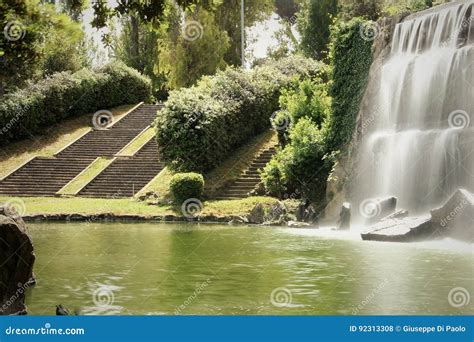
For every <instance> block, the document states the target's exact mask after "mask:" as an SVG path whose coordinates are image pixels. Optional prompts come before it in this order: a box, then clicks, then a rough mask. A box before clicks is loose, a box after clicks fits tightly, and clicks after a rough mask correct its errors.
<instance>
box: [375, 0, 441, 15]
mask: <svg viewBox="0 0 474 342" xmlns="http://www.w3.org/2000/svg"><path fill="white" fill-rule="evenodd" d="M447 2H449V0H437V1H433V0H397V1H395V0H385V6H384V8H383V13H384V14H385V15H395V14H398V13H401V12H410V13H412V12H418V11H422V10H425V9H427V8H430V7H433V6H436V5H440V4H444V3H447Z"/></svg>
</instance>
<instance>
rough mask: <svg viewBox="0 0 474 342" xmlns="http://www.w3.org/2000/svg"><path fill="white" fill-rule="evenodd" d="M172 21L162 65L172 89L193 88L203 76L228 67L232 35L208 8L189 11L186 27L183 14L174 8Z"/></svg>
mask: <svg viewBox="0 0 474 342" xmlns="http://www.w3.org/2000/svg"><path fill="white" fill-rule="evenodd" d="M168 21H169V24H168V27H167V28H166V29H165V31H164V32H163V34H162V36H163V39H162V40H160V61H159V66H160V69H161V70H162V71H163V72H164V73H165V74H166V76H167V78H168V82H169V87H170V88H172V89H177V88H181V87H189V86H191V85H193V84H194V83H196V81H197V80H198V79H199V78H201V77H202V76H203V75H212V74H214V73H215V72H216V71H217V70H219V69H223V68H225V66H226V63H225V61H224V55H225V53H226V51H227V49H228V47H229V37H228V36H227V33H226V32H223V31H221V30H220V29H219V28H218V27H217V25H216V23H215V20H214V16H213V15H212V13H210V12H208V11H206V10H204V9H200V10H198V11H196V12H194V13H186V22H185V23H184V27H182V24H181V16H180V13H179V12H177V9H173V8H172V9H170V14H169V15H168Z"/></svg>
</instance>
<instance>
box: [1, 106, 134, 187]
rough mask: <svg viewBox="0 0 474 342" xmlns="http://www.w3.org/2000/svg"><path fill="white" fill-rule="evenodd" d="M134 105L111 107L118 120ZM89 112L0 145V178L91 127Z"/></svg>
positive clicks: (77, 136) (48, 152)
mask: <svg viewBox="0 0 474 342" xmlns="http://www.w3.org/2000/svg"><path fill="white" fill-rule="evenodd" d="M133 107H135V105H124V106H119V107H116V108H113V109H111V112H112V113H113V114H114V118H115V120H119V119H120V118H121V117H123V115H125V114H126V113H127V112H128V111H129V110H130V109H132V108H133ZM92 116H93V113H91V114H85V115H82V116H80V117H77V118H72V119H68V120H65V121H63V122H62V123H60V124H57V125H55V126H52V127H51V128H49V129H47V130H45V132H44V134H43V135H41V136H35V137H32V138H31V139H25V140H22V141H18V142H15V143H11V144H8V145H7V146H2V148H1V149H0V179H1V178H3V177H5V176H7V175H8V174H9V173H10V172H12V171H13V170H15V169H16V168H17V167H19V166H20V165H21V164H23V163H25V162H26V161H28V160H29V159H31V158H33V157H35V156H44V157H51V156H53V155H54V154H55V153H57V152H58V151H59V150H61V149H62V148H64V147H66V146H67V145H68V144H69V143H71V142H72V141H74V140H76V139H78V138H79V137H80V136H82V135H83V134H85V133H87V132H88V131H89V130H90V129H91V122H92Z"/></svg>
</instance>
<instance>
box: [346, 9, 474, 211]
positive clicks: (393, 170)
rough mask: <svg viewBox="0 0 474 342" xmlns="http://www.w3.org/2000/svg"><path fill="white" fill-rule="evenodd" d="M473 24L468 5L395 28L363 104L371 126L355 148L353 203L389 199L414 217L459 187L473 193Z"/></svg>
mask: <svg viewBox="0 0 474 342" xmlns="http://www.w3.org/2000/svg"><path fill="white" fill-rule="evenodd" d="M473 21H474V0H470V1H461V2H455V3H451V4H449V5H445V6H441V7H439V8H434V9H432V10H429V11H426V12H422V13H419V14H415V15H412V16H410V17H408V18H406V19H405V20H404V21H403V22H402V23H400V24H398V25H397V26H396V28H395V31H394V34H393V38H392V44H391V52H390V56H389V58H388V59H387V60H386V62H385V63H384V64H383V66H382V67H381V68H380V69H379V71H378V75H377V77H376V79H377V80H378V82H380V84H379V86H378V90H377V95H376V96H375V97H373V98H372V99H371V100H370V106H369V107H370V112H371V113H374V114H373V117H374V118H372V121H375V122H374V123H373V125H372V127H373V128H372V129H371V131H370V132H368V134H366V136H365V138H364V139H363V141H362V145H361V150H360V153H361V154H360V156H361V157H360V164H359V167H358V171H359V172H358V178H359V179H358V181H357V185H356V186H357V189H356V191H355V193H356V194H357V196H358V198H357V200H359V202H362V201H363V200H364V199H369V198H377V197H379V198H380V197H387V196H395V197H397V198H398V207H399V208H405V209H409V210H410V212H411V213H419V212H423V211H426V210H427V209H431V208H433V207H436V206H437V205H439V204H440V203H442V202H443V201H444V200H446V198H447V197H449V196H450V195H451V194H452V193H453V192H454V191H455V190H457V189H459V188H465V189H468V190H470V191H471V192H473V191H474V129H473V127H474V23H473ZM367 117H368V115H365V120H371V118H370V117H369V118H367ZM363 120H364V118H363ZM362 124H364V123H362Z"/></svg>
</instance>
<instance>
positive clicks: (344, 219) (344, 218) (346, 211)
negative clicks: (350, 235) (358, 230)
mask: <svg viewBox="0 0 474 342" xmlns="http://www.w3.org/2000/svg"><path fill="white" fill-rule="evenodd" d="M337 229H338V230H349V229H351V204H350V203H348V202H344V203H343V204H342V207H341V212H340V214H339V222H338V227H337Z"/></svg>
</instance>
